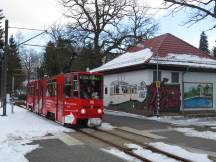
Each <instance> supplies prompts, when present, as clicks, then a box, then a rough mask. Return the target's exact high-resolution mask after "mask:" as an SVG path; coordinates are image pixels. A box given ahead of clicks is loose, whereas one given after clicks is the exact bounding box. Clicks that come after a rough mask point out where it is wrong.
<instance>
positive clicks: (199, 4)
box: [164, 0, 216, 29]
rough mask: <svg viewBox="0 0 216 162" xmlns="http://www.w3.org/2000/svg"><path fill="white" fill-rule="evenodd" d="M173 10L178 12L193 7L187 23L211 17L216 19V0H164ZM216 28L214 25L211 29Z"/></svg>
mask: <svg viewBox="0 0 216 162" xmlns="http://www.w3.org/2000/svg"><path fill="white" fill-rule="evenodd" d="M164 1H165V5H167V7H168V8H172V12H177V11H179V10H182V9H184V8H189V9H191V11H192V12H191V13H190V16H189V17H188V20H187V21H186V23H185V24H195V23H197V22H200V21H202V20H204V19H207V18H209V17H211V18H213V19H216V0H164ZM214 28H216V25H213V26H212V27H211V29H214Z"/></svg>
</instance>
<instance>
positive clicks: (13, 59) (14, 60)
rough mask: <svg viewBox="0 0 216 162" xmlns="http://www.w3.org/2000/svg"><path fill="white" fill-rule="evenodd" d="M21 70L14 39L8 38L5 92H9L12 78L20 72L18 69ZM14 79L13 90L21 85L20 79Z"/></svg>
mask: <svg viewBox="0 0 216 162" xmlns="http://www.w3.org/2000/svg"><path fill="white" fill-rule="evenodd" d="M21 68H22V65H21V60H20V56H19V53H18V47H17V44H16V42H15V40H14V37H13V36H11V37H10V38H9V49H8V72H7V80H8V82H7V91H8V92H10V91H11V85H12V76H13V75H16V74H17V73H18V72H20V69H21ZM15 79H16V85H15V89H16V88H17V87H18V86H19V85H20V84H21V82H22V80H21V78H18V77H15Z"/></svg>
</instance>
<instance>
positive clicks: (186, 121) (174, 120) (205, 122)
mask: <svg viewBox="0 0 216 162" xmlns="http://www.w3.org/2000/svg"><path fill="white" fill-rule="evenodd" d="M105 114H109V115H115V116H125V117H131V118H137V119H148V120H155V121H159V122H163V123H170V124H173V125H177V126H197V125H198V126H211V127H214V126H216V118H215V117H207V118H203V117H202V118H189V117H183V116H160V117H156V116H154V117H146V116H143V115H138V114H131V113H126V112H121V111H113V110H107V109H105Z"/></svg>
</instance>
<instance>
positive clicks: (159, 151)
mask: <svg viewBox="0 0 216 162" xmlns="http://www.w3.org/2000/svg"><path fill="white" fill-rule="evenodd" d="M94 129H95V130H97V131H100V132H104V133H107V134H110V135H113V136H116V137H118V138H122V139H124V140H127V141H131V142H132V143H134V144H137V145H140V146H142V147H143V148H145V149H148V150H151V151H152V152H157V153H160V154H163V155H166V156H167V157H169V158H172V159H175V160H178V161H181V162H193V161H191V160H188V159H185V158H183V157H180V156H177V155H174V154H171V153H169V152H165V151H162V150H160V149H158V148H156V147H154V146H151V145H148V144H144V143H141V142H138V141H136V140H134V139H131V138H127V137H124V136H120V135H118V134H115V133H111V132H108V131H105V130H101V129H98V128H94ZM118 130H120V129H118ZM120 131H122V132H127V133H130V134H135V135H137V134H136V133H132V132H128V131H126V130H120ZM138 136H141V135H138Z"/></svg>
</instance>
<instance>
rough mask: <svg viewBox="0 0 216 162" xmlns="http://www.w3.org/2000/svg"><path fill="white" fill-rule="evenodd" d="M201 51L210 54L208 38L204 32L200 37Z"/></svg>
mask: <svg viewBox="0 0 216 162" xmlns="http://www.w3.org/2000/svg"><path fill="white" fill-rule="evenodd" d="M199 49H200V50H202V51H203V52H206V53H209V49H208V38H207V35H206V34H205V32H204V31H203V32H202V33H201V35H200V42H199Z"/></svg>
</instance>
